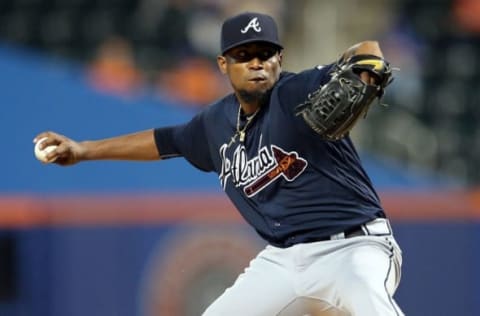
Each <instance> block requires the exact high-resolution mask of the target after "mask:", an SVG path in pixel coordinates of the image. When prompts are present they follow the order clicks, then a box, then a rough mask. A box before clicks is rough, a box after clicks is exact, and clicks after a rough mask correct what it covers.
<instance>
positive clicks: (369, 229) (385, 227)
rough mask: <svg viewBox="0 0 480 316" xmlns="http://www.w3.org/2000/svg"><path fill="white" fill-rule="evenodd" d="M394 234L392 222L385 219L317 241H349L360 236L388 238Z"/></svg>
mask: <svg viewBox="0 0 480 316" xmlns="http://www.w3.org/2000/svg"><path fill="white" fill-rule="evenodd" d="M391 234H392V228H391V227H390V222H389V221H388V219H385V218H376V219H374V220H372V221H370V222H367V223H365V224H362V225H358V226H354V227H351V228H348V229H346V230H345V231H343V232H340V233H337V234H333V235H330V236H326V237H323V238H319V239H317V241H325V240H338V239H347V238H352V237H358V236H388V235H391Z"/></svg>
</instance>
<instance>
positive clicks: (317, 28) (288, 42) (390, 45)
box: [0, 0, 480, 185]
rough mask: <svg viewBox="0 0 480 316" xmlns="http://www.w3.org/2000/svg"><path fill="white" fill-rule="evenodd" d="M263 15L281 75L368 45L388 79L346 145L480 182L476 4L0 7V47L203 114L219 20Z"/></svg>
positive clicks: (471, 0)
mask: <svg viewBox="0 0 480 316" xmlns="http://www.w3.org/2000/svg"><path fill="white" fill-rule="evenodd" d="M245 10H250V11H256V10H258V11H262V12H266V13H268V14H270V15H273V16H274V17H275V18H276V19H277V21H278V24H279V26H280V32H281V37H282V41H283V42H284V43H285V48H286V50H285V52H284V66H285V67H284V68H286V69H287V70H292V71H298V70H301V69H304V68H306V67H312V66H313V65H315V64H318V63H325V62H329V61H333V60H335V59H336V58H337V57H338V54H340V53H341V52H342V51H344V50H345V49H346V48H348V47H349V45H351V44H353V43H356V42H359V41H362V40H367V39H377V40H379V41H380V43H381V47H382V49H383V51H384V54H385V56H387V58H388V59H389V60H390V61H391V63H392V64H393V66H395V67H396V68H399V69H400V70H399V71H397V72H396V76H395V77H396V79H395V81H394V82H393V84H392V86H391V87H390V88H389V90H388V91H387V95H386V97H385V99H384V100H382V102H384V103H386V104H389V106H387V107H386V108H384V107H373V108H372V110H371V111H370V112H369V118H368V122H366V123H365V124H363V122H360V124H358V126H357V127H356V128H355V130H354V133H353V136H354V138H355V140H356V142H357V143H358V144H359V147H360V148H361V149H362V150H367V151H370V152H373V153H379V154H380V155H383V156H387V157H392V158H394V159H395V160H398V161H401V162H402V164H404V166H406V167H407V168H421V169H429V170H431V169H433V170H436V171H439V172H440V173H443V174H446V175H449V176H452V177H454V178H456V179H460V181H461V182H463V183H464V184H468V185H471V184H478V183H480V169H479V168H477V166H476V164H477V163H476V162H477V161H478V160H479V159H480V130H479V129H478V128H477V125H478V124H477V120H478V119H480V110H479V109H478V104H479V103H480V84H479V82H480V57H479V56H480V19H479V18H478V17H479V16H480V1H479V0H389V1H384V0H337V1H330V0H296V1H293V0H262V1H257V0H243V1H228V0H162V1H159V0H102V1H96V0H2V1H0V39H1V40H5V41H8V42H14V43H17V44H21V45H25V46H27V47H31V48H35V49H40V50H42V51H47V52H49V53H50V54H52V55H53V56H61V57H62V58H71V59H73V60H77V61H80V62H81V63H84V64H85V65H87V78H88V82H89V83H90V84H91V85H92V87H94V88H95V89H98V90H99V91H102V92H104V93H109V94H113V95H117V96H121V97H127V98H134V97H136V96H141V95H142V94H143V93H145V91H148V92H152V91H153V93H155V94H158V95H159V96H161V97H162V98H167V99H172V100H174V101H179V102H178V103H179V104H183V105H185V106H189V107H203V106H204V105H206V104H208V103H210V102H212V101H213V100H215V99H216V98H218V97H220V96H222V95H224V94H225V93H227V92H228V91H230V87H229V84H228V82H226V79H225V78H224V77H223V76H222V75H220V73H219V71H218V70H217V66H216V55H217V53H218V50H219V37H220V25H221V23H222V21H223V20H224V19H225V18H226V17H228V16H230V15H232V14H235V13H238V12H239V11H245Z"/></svg>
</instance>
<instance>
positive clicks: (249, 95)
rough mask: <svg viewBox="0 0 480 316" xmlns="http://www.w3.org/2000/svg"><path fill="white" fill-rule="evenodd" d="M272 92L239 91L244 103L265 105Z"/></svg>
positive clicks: (261, 90)
mask: <svg viewBox="0 0 480 316" xmlns="http://www.w3.org/2000/svg"><path fill="white" fill-rule="evenodd" d="M270 91H271V90H266V89H257V90H239V91H238V94H239V96H240V98H241V99H242V100H243V101H244V102H247V103H260V104H263V103H264V102H265V101H266V100H268V98H269V96H270Z"/></svg>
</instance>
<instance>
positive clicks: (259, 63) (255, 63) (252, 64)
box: [248, 56, 263, 69]
mask: <svg viewBox="0 0 480 316" xmlns="http://www.w3.org/2000/svg"><path fill="white" fill-rule="evenodd" d="M248 67H249V68H252V69H261V68H263V60H261V59H260V58H258V57H257V56H255V57H253V58H252V59H250V61H249V62H248Z"/></svg>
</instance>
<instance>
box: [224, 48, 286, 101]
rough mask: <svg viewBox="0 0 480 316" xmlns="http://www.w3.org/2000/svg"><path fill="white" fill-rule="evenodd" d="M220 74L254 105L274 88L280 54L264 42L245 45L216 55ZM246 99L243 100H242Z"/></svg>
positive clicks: (279, 65)
mask: <svg viewBox="0 0 480 316" xmlns="http://www.w3.org/2000/svg"><path fill="white" fill-rule="evenodd" d="M217 61H218V65H219V67H220V70H221V71H222V73H224V74H227V75H228V77H229V79H230V83H231V84H232V87H233V89H234V90H235V92H236V93H237V94H239V95H240V96H242V98H243V99H244V101H246V102H250V101H252V102H255V101H256V100H261V99H262V97H263V96H264V95H265V94H266V93H267V92H268V91H269V90H270V89H271V88H272V87H273V86H274V84H275V83H276V82H277V80H278V78H279V76H280V72H281V61H282V55H281V52H280V51H279V49H278V47H276V46H274V45H271V44H268V43H262V42H257V43H249V44H245V45H240V46H237V47H234V48H232V49H230V50H228V51H227V52H226V53H225V55H223V56H218V58H217ZM245 99H246V100H245Z"/></svg>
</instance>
